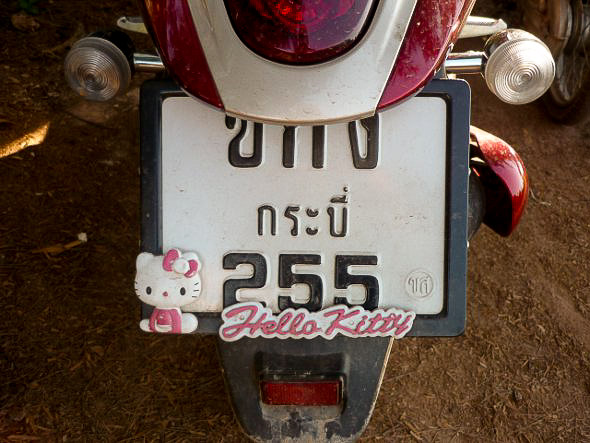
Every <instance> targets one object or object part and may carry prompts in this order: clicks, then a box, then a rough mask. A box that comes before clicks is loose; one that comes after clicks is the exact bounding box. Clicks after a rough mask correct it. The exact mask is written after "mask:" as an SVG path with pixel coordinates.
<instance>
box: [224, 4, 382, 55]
mask: <svg viewBox="0 0 590 443" xmlns="http://www.w3.org/2000/svg"><path fill="white" fill-rule="evenodd" d="M225 4H226V7H227V10H228V12H229V15H230V18H231V21H232V24H233V26H234V29H235V30H236V33H237V34H238V36H239V37H240V39H242V41H243V42H244V43H245V44H246V45H247V46H248V47H249V48H250V49H251V50H252V51H254V52H256V53H257V54H259V55H261V56H263V57H265V58H267V59H270V60H273V61H276V62H279V63H289V64H311V63H319V62H324V61H327V60H330V59H332V58H334V57H337V56H339V55H342V54H344V53H345V52H346V51H348V50H349V49H351V48H352V47H353V46H354V45H355V43H356V42H358V41H359V40H360V38H361V37H362V36H363V33H364V32H365V31H366V29H367V27H368V25H369V23H370V21H371V17H372V13H373V10H374V6H375V5H376V4H377V2H376V1H375V0H225Z"/></svg>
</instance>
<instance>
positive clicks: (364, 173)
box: [161, 96, 447, 314]
mask: <svg viewBox="0 0 590 443" xmlns="http://www.w3.org/2000/svg"><path fill="white" fill-rule="evenodd" d="M161 134H162V135H161V137H162V139H161V143H162V160H161V168H162V171H161V204H162V219H161V220H162V221H161V223H162V226H161V229H162V246H163V250H168V249H170V248H175V247H176V248H180V249H183V250H189V251H195V252H197V253H198V254H199V257H200V259H201V262H202V270H201V278H202V285H203V290H202V292H201V297H200V298H199V300H198V301H197V302H195V303H193V304H191V305H189V306H188V307H183V310H185V311H196V312H220V311H222V310H223V308H224V298H225V304H226V305H227V304H230V303H235V302H245V301H258V302H262V303H265V304H266V306H267V307H269V308H271V309H272V310H273V311H275V312H278V311H280V310H281V309H284V308H286V307H305V308H308V309H309V310H312V311H313V310H317V309H320V308H325V307H328V306H331V305H334V304H341V303H348V304H350V305H357V304H358V305H364V306H365V307H366V308H367V309H373V308H376V307H380V308H389V307H397V308H401V309H405V310H412V311H414V312H416V313H417V314H438V313H440V312H441V311H442V309H443V305H444V296H443V295H444V291H445V288H444V285H445V226H446V220H445V214H446V211H445V209H446V203H445V202H446V184H447V178H446V177H447V171H446V165H447V106H446V103H445V101H444V100H443V99H442V98H440V97H432V96H431V97H417V98H414V99H412V100H409V101H408V102H406V103H404V104H402V105H401V106H398V107H396V108H394V109H391V110H388V111H386V112H383V113H380V114H379V115H378V117H374V118H372V119H368V120H365V121H363V122H355V123H352V126H351V125H349V124H335V125H329V126H325V127H320V128H317V127H316V128H315V129H314V128H312V127H298V128H285V127H283V126H273V125H261V124H258V125H256V127H255V125H254V123H251V122H249V123H246V122H241V121H240V120H237V121H236V120H235V119H231V118H228V119H226V117H225V115H224V114H223V113H221V112H219V111H216V110H213V109H212V108H210V107H208V106H207V105H204V104H202V103H200V102H198V101H196V100H194V99H191V98H188V97H169V98H166V99H165V100H164V102H163V103H162V132H161Z"/></svg>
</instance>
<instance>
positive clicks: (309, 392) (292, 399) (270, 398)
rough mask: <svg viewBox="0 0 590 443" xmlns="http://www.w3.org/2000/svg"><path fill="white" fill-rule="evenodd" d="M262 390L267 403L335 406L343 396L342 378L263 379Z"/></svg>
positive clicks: (263, 398)
mask: <svg viewBox="0 0 590 443" xmlns="http://www.w3.org/2000/svg"><path fill="white" fill-rule="evenodd" d="M260 390H261V393H262V401H263V403H266V404H267V405H296V406H335V405H338V404H340V400H341V398H342V392H341V391H342V384H341V382H340V380H329V381H326V380H324V381H288V382H286V381H262V382H260Z"/></svg>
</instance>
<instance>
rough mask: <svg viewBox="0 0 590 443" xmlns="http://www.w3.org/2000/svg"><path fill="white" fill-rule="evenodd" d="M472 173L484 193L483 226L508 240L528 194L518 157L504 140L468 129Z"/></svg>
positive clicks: (518, 219) (521, 163) (521, 164)
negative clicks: (477, 178)
mask: <svg viewBox="0 0 590 443" xmlns="http://www.w3.org/2000/svg"><path fill="white" fill-rule="evenodd" d="M470 138H471V155H470V157H471V170H472V171H473V172H474V173H475V174H476V175H477V176H478V177H479V178H480V181H481V183H482V185H483V188H484V192H485V201H486V206H485V213H484V218H483V222H484V223H485V224H486V225H488V226H489V227H490V228H491V229H492V230H494V231H495V232H496V233H498V234H500V235H502V236H505V237H507V236H508V235H510V234H511V233H512V231H514V229H515V228H516V226H517V225H518V223H519V222H520V219H521V217H522V214H523V212H524V208H525V207H526V203H527V200H528V194H529V180H528V175H527V173H526V169H525V167H524V163H523V162H522V160H521V158H520V157H519V155H518V154H517V153H516V151H515V150H514V149H513V148H512V147H511V146H510V145H509V144H508V143H506V142H505V141H504V140H502V139H500V138H498V137H496V136H495V135H492V134H490V133H488V132H485V131H482V130H481V129H479V128H476V127H475V126H471V128H470Z"/></svg>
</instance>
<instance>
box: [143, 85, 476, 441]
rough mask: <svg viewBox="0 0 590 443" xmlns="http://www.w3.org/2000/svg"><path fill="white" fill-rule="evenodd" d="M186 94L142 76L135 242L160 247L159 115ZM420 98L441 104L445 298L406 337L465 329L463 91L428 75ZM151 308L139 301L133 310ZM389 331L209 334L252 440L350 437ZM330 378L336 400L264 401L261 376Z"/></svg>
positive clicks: (212, 329) (203, 327)
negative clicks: (226, 337)
mask: <svg viewBox="0 0 590 443" xmlns="http://www.w3.org/2000/svg"><path fill="white" fill-rule="evenodd" d="M182 96H185V94H184V93H183V92H182V91H181V90H180V89H179V88H178V86H177V85H176V84H175V83H173V82H171V81H157V80H154V81H148V82H146V83H144V85H143V86H142V90H141V201H142V228H141V250H142V251H146V252H151V253H153V254H161V253H162V226H161V220H162V217H161V216H162V202H161V198H162V193H161V149H162V145H161V120H162V118H161V116H162V115H161V113H162V102H163V101H164V100H165V99H166V98H168V97H182ZM419 96H422V97H424V96H426V97H441V98H443V99H444V100H445V102H446V104H447V110H448V113H447V147H448V149H447V196H446V210H447V217H446V220H447V224H446V236H445V249H446V262H445V269H446V273H445V288H446V290H445V300H444V308H443V310H442V312H441V313H439V314H437V315H419V316H417V318H416V320H415V321H414V325H413V328H412V330H411V331H410V333H409V334H408V335H410V336H455V335H460V334H461V333H462V332H463V330H464V328H465V318H466V272H467V194H468V193H467V191H468V189H467V184H468V146H469V121H470V100H471V97H470V90H469V86H468V85H467V83H466V82H464V81H460V80H438V79H436V80H433V81H431V82H430V83H429V84H428V85H427V86H426V87H425V88H424V90H423V91H422V92H421V93H420V94H419ZM150 314H151V307H150V306H147V305H142V318H149V316H150ZM198 317H199V332H204V333H211V334H217V332H218V329H219V326H220V323H221V321H220V316H219V314H211V313H198ZM392 344H393V345H395V343H393V341H392V340H390V339H389V338H381V337H376V338H354V339H353V338H348V337H344V336H337V337H335V338H334V339H332V340H325V339H323V338H316V339H313V340H295V339H287V340H279V339H271V340H269V339H263V338H258V339H250V338H244V339H241V340H239V341H237V342H233V343H228V342H224V341H222V340H218V350H219V354H220V357H221V361H222V365H223V368H224V374H225V380H226V384H227V388H228V391H229V392H230V395H231V398H232V403H233V407H234V410H235V412H236V415H237V417H238V419H239V421H240V424H241V426H242V427H243V429H244V431H245V432H246V433H247V434H249V435H250V436H251V437H253V438H255V439H257V440H264V441H282V440H285V439H289V438H292V439H300V438H305V439H310V440H312V441H330V440H336V441H347V440H354V439H356V438H358V436H359V435H360V434H361V433H362V431H363V430H364V428H365V426H366V425H367V423H368V420H369V418H370V415H371V412H372V410H373V407H374V405H375V400H376V398H377V394H378V392H379V387H380V384H381V380H382V377H383V373H384V371H385V366H386V363H387V359H388V356H389V351H390V348H391V345H392ZM285 377H287V378H295V379H297V378H305V377H307V378H315V379H317V378H322V377H327V378H334V377H337V378H339V379H341V380H342V383H343V397H342V403H341V405H340V407H338V408H337V409H336V410H335V409H334V408H314V407H307V408H305V407H287V406H267V405H264V404H263V403H262V402H261V394H260V387H259V386H260V380H262V379H269V378H270V379H273V378H278V379H281V378H285Z"/></svg>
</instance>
